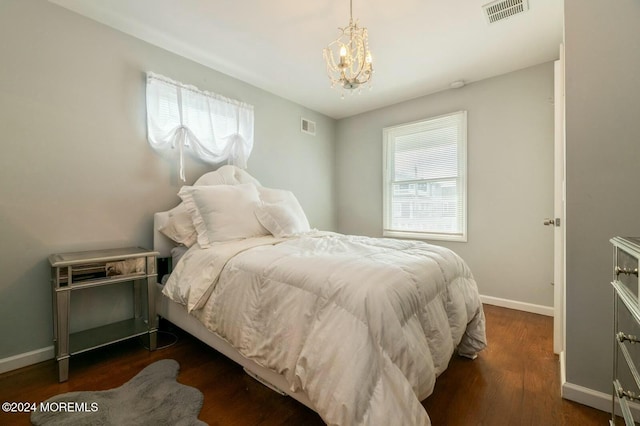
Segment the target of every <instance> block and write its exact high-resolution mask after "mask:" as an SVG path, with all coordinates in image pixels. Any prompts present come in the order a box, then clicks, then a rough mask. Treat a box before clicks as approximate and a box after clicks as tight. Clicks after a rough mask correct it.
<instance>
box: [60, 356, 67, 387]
mask: <svg viewBox="0 0 640 426" xmlns="http://www.w3.org/2000/svg"><path fill="white" fill-rule="evenodd" d="M67 380H69V356H68V355H67V356H66V357H64V358H60V359H58V381H59V382H66V381H67Z"/></svg>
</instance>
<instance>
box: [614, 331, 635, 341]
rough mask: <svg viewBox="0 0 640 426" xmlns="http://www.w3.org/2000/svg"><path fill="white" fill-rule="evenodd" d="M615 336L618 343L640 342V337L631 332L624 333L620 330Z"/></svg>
mask: <svg viewBox="0 0 640 426" xmlns="http://www.w3.org/2000/svg"><path fill="white" fill-rule="evenodd" d="M616 337H617V338H618V341H619V342H620V343H624V342H630V343H640V339H638V336H634V335H633V334H624V333H623V332H622V331H620V332H618V334H616Z"/></svg>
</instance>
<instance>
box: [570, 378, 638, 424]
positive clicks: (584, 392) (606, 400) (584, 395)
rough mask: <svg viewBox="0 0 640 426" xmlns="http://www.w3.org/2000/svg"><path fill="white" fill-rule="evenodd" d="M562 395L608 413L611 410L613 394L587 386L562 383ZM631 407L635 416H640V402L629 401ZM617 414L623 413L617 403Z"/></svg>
mask: <svg viewBox="0 0 640 426" xmlns="http://www.w3.org/2000/svg"><path fill="white" fill-rule="evenodd" d="M561 395H562V397H563V398H564V399H568V400H569V401H574V402H577V403H580V404H582V405H587V406H589V407H592V408H595V409H597V410H601V411H606V412H607V413H610V412H611V407H612V405H611V394H608V393H604V392H599V391H596V390H593V389H589V388H585V387H583V386H579V385H575V384H573V383H564V384H563V385H562V390H561ZM629 408H630V409H631V412H632V413H633V417H634V418H636V419H638V418H640V404H638V403H634V402H629ZM616 414H617V415H619V416H620V415H622V414H621V413H620V406H619V405H618V404H616Z"/></svg>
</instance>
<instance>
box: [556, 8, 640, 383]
mask: <svg viewBox="0 0 640 426" xmlns="http://www.w3.org/2000/svg"><path fill="white" fill-rule="evenodd" d="M564 3H565V49H566V110H567V112H566V150H567V151H566V162H567V164H566V173H567V176H566V178H567V182H566V192H567V204H566V207H567V216H566V217H567V221H566V224H567V228H566V232H567V239H566V244H567V259H566V262H567V281H566V291H567V294H566V303H567V309H566V321H567V325H566V365H567V371H566V373H567V381H568V382H570V383H573V384H576V385H579V386H584V387H587V388H590V389H595V390H599V391H601V392H606V393H609V392H610V390H611V362H612V360H611V354H612V336H611V330H612V327H613V325H612V308H611V301H612V295H611V288H610V285H609V282H610V281H611V250H612V249H611V246H610V244H609V242H608V241H609V239H610V238H611V237H613V236H615V235H623V236H625V235H626V236H638V235H640V220H639V218H638V215H639V214H638V212H640V196H639V195H638V188H637V186H638V181H639V180H640V73H638V70H640V37H639V34H640V33H639V31H638V29H639V28H640V2H638V1H637V0H618V1H613V2H612V1H608V0H565V2H564Z"/></svg>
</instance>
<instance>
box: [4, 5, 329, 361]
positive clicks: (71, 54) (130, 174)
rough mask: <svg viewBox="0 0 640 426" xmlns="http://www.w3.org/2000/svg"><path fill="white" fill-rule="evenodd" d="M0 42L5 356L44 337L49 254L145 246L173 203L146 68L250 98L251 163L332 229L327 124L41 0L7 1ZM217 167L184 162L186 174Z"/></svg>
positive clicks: (48, 337)
mask: <svg viewBox="0 0 640 426" xmlns="http://www.w3.org/2000/svg"><path fill="white" fill-rule="evenodd" d="M0 40H2V43H0V58H2V59H1V63H0V147H1V148H2V154H1V155H0V193H1V194H2V198H1V200H0V236H2V241H3V243H2V245H0V271H1V275H0V334H1V335H2V336H3V338H2V339H0V359H2V358H6V357H9V356H12V355H15V354H20V353H24V352H27V351H31V350H36V349H40V348H44V347H47V346H50V345H51V344H52V320H51V293H50V284H49V268H48V262H47V260H46V259H47V256H48V255H49V254H51V253H55V252H62V251H74V250H84V249H94V248H108V247H119V246H131V245H141V246H144V247H150V246H151V244H152V214H153V212H155V211H160V210H165V209H168V208H170V207H173V206H174V205H175V204H176V203H177V201H178V198H177V196H176V193H177V191H178V190H179V188H180V186H181V182H180V181H179V179H178V178H177V167H176V164H177V161H175V158H176V157H175V155H174V154H175V153H173V152H170V153H167V154H158V153H156V152H155V151H153V150H152V149H151V147H150V146H149V144H148V143H147V141H146V130H145V105H144V94H145V72H146V71H154V72H157V73H160V74H164V75H166V76H168V77H171V78H173V79H176V80H179V81H183V82H186V83H190V84H193V85H196V86H198V87H200V88H202V89H207V90H210V91H213V92H217V93H220V94H222V95H224V96H227V97H230V98H234V99H239V100H242V101H244V102H247V103H250V104H252V105H254V107H255V148H254V151H253V154H252V156H251V158H250V159H249V169H248V170H249V172H250V173H252V174H253V175H254V176H255V177H256V178H258V179H259V180H260V181H261V182H262V183H263V184H264V185H265V186H273V187H281V188H287V189H290V190H292V191H293V192H294V193H295V194H296V195H297V196H298V198H299V200H300V202H301V204H302V206H303V207H304V208H305V211H306V212H307V214H308V216H309V220H310V222H311V224H312V226H315V227H317V228H322V229H330V230H331V229H335V227H336V214H335V203H334V200H333V193H334V181H333V176H334V170H333V167H334V166H333V162H334V140H335V121H334V120H333V119H330V118H328V117H326V116H323V115H320V114H317V113H315V112H313V111H310V110H308V109H305V108H303V107H301V106H299V105H297V104H294V103H292V102H289V101H287V100H284V99H282V98H280V97H277V96H274V95H272V94H270V93H267V92H264V91H262V90H259V89H257V88H255V87H253V86H250V85H248V84H245V83H243V82H240V81H238V80H236V79H234V78H231V77H229V76H226V75H222V74H220V73H217V72H215V71H213V70H211V69H208V68H206V67H204V66H201V65H198V64H196V63H194V62H191V61H189V60H186V59H184V58H181V57H179V56H176V55H174V54H171V53H169V52H167V51H164V50H162V49H159V48H156V47H153V46H151V45H149V44H146V43H144V42H142V41H140V40H137V39H134V38H132V37H129V36H127V35H124V34H122V33H120V32H117V31H115V30H112V29H110V28H108V27H106V26H103V25H100V24H98V23H96V22H94V21H91V20H89V19H86V18H83V17H80V16H79V15H76V14H73V13H71V12H69V11H67V10H65V9H62V8H59V7H57V6H55V5H52V4H50V3H48V2H46V1H42V0H2V1H1V2H0ZM300 116H304V117H306V118H309V119H311V120H314V121H316V122H317V131H318V134H317V136H315V137H311V136H308V135H305V134H303V133H301V132H300V131H299V128H300ZM213 168H214V167H212V166H209V165H206V164H203V163H199V162H197V161H195V160H190V161H188V163H187V180H188V182H187V183H191V182H193V181H194V180H195V179H196V178H197V177H198V176H199V175H200V174H202V173H203V172H205V171H208V170H211V169H213ZM74 297H76V296H75V293H74ZM78 297H82V296H80V295H78ZM87 302H88V303H87V304H86V305H85V310H87V311H92V310H95V307H96V305H95V302H93V304H92V303H91V302H90V301H89V300H87ZM109 309H110V310H114V311H118V312H110V314H112V315H116V316H117V315H120V314H121V313H122V312H123V310H122V309H121V308H112V307H109ZM91 321H92V319H91V318H88V319H87V320H86V322H87V323H89V322H91ZM84 325H86V324H84ZM82 326H83V324H77V323H76V324H75V327H76V328H82Z"/></svg>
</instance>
